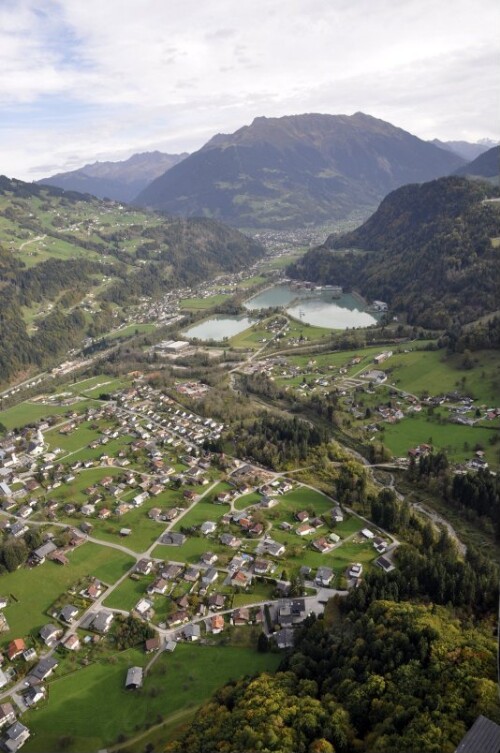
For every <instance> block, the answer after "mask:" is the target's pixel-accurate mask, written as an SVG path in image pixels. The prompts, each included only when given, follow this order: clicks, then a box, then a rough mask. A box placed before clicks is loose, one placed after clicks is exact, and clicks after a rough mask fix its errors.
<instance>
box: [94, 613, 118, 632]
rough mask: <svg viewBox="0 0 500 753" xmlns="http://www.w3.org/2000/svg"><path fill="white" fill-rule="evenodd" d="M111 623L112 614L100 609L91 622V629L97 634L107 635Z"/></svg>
mask: <svg viewBox="0 0 500 753" xmlns="http://www.w3.org/2000/svg"><path fill="white" fill-rule="evenodd" d="M112 622H113V612H108V611H107V610H106V609H100V610H99V612H97V614H96V615H95V617H94V618H93V620H92V622H91V626H92V629H93V630H95V631H96V632H97V633H107V632H108V630H109V629H110V627H111V623H112Z"/></svg>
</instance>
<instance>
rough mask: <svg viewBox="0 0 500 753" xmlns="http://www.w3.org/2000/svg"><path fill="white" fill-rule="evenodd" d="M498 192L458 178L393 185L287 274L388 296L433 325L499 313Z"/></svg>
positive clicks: (417, 320)
mask: <svg viewBox="0 0 500 753" xmlns="http://www.w3.org/2000/svg"><path fill="white" fill-rule="evenodd" d="M497 196H498V190H497V189H495V188H494V187H492V186H490V185H489V184H488V183H485V182H480V181H471V180H467V179H466V178H461V177H458V176H451V177H445V178H440V179H438V180H435V181H431V182H428V183H424V184H420V185H417V184H414V185H407V186H403V187H401V188H398V189H396V190H395V191H393V192H392V193H391V194H389V195H388V196H387V197H386V198H385V199H384V200H383V201H382V203H381V204H380V206H379V208H378V209H377V211H376V212H375V213H374V214H373V215H372V216H371V217H370V218H369V219H368V220H367V221H366V222H365V223H364V224H363V225H361V226H360V227H359V228H357V229H356V230H354V231H352V232H350V233H346V234H344V235H342V236H336V235H330V236H329V237H328V238H327V240H326V241H325V243H324V244H323V245H322V246H319V247H317V248H315V249H311V250H310V251H308V252H307V253H306V255H305V256H304V257H303V258H302V259H300V260H299V261H298V262H296V263H295V264H294V265H292V266H291V267H290V268H289V270H288V272H289V274H290V275H291V276H292V277H295V278H301V279H307V280H311V281H313V282H317V283H320V284H337V285H342V286H343V287H345V288H349V289H356V290H359V291H360V292H361V293H362V294H363V295H365V296H367V297H369V298H371V299H379V300H383V301H387V302H388V303H389V305H390V307H391V309H392V310H393V311H395V312H401V313H404V314H405V316H406V317H407V319H408V321H409V323H412V324H420V325H421V326H425V327H429V328H432V329H441V328H443V327H447V326H450V325H451V324H452V323H453V321H457V322H460V323H462V322H467V321H473V320H474V319H477V318H478V317H479V316H482V315H483V314H486V313H490V312H492V311H495V310H497V308H498V300H500V268H499V265H498V252H497V249H496V247H495V246H494V245H493V244H492V242H491V239H493V238H498V237H499V236H500V212H499V211H498V204H497V203H490V202H488V201H486V202H485V200H486V199H488V198H492V197H497Z"/></svg>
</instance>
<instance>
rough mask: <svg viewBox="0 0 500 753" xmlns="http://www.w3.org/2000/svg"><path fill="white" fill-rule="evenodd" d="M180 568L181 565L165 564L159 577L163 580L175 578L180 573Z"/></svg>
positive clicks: (181, 568)
mask: <svg viewBox="0 0 500 753" xmlns="http://www.w3.org/2000/svg"><path fill="white" fill-rule="evenodd" d="M182 570H183V567H182V565H174V564H170V565H166V566H165V567H163V568H162V570H161V577H162V578H165V580H175V579H176V578H177V577H178V576H179V575H180V574H181V573H182Z"/></svg>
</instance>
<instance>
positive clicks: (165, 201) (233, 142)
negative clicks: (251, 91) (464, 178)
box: [137, 112, 463, 227]
mask: <svg viewBox="0 0 500 753" xmlns="http://www.w3.org/2000/svg"><path fill="white" fill-rule="evenodd" d="M461 164H463V160H462V159H460V158H459V157H457V156H456V155H452V154H450V153H447V152H444V151H443V150H442V149H439V148H437V147H436V146H434V145H432V144H429V143H427V142H424V141H422V140H421V139H418V138H417V137H416V136H413V135H412V134H410V133H407V132H406V131H403V130H402V129H400V128H397V127H396V126H393V125H392V124H391V123H387V122H385V121H383V120H380V119H377V118H374V117H373V116H371V115H367V114H366V113H363V112H357V113H355V114H354V115H328V114H324V113H304V114H299V115H285V116H282V117H266V116H264V115H260V116H258V117H256V118H254V120H253V121H252V122H251V123H250V125H245V126H243V127H241V128H239V129H238V130H236V131H235V132H234V133H232V134H222V133H221V134H217V135H216V136H214V137H213V138H212V139H210V141H209V142H208V143H207V144H205V146H203V147H202V148H201V149H200V150H199V151H198V152H195V153H194V154H192V155H191V156H190V157H189V158H188V159H187V160H185V161H184V162H181V163H180V164H178V165H176V166H175V167H173V168H172V169H171V170H169V171H168V172H167V173H165V175H163V176H161V177H160V178H158V179H157V180H155V181H153V182H152V183H151V185H150V186H148V188H147V189H146V190H145V191H143V192H142V193H141V194H140V195H139V196H138V197H137V202H138V203H139V204H141V205H143V206H149V207H151V208H156V209H162V210H165V211H167V212H169V213H171V214H183V215H187V216H191V215H205V216H211V217H216V218H217V219H221V220H223V221H225V222H228V223H229V224H233V225H236V226H239V227H252V226H253V227H294V226H295V227H300V226H302V227H303V226H306V225H308V224H312V223H316V224H317V223H320V222H331V221H332V220H334V219H337V218H342V217H347V216H348V215H349V214H350V213H351V212H352V211H353V210H357V211H359V210H361V211H365V212H366V213H368V212H369V211H370V209H374V208H375V207H376V205H377V204H378V203H379V202H380V200H381V199H382V198H383V197H384V196H385V195H386V194H387V193H389V191H391V190H393V189H394V188H397V187H398V186H401V185H403V184H404V183H419V182H423V181H426V180H430V179H432V178H436V177H439V176H441V175H447V174H449V173H451V172H453V170H455V169H456V168H457V167H459V166H460V165H461Z"/></svg>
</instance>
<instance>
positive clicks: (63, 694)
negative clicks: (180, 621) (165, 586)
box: [23, 644, 281, 753]
mask: <svg viewBox="0 0 500 753" xmlns="http://www.w3.org/2000/svg"><path fill="white" fill-rule="evenodd" d="M149 659H150V657H146V655H145V654H144V652H143V651H141V650H139V649H129V650H128V651H125V652H123V653H121V654H115V655H113V656H112V657H111V656H110V657H109V658H108V660H104V661H102V662H101V663H99V664H91V665H90V666H88V667H83V668H79V669H78V671H77V672H74V673H72V674H68V675H66V676H65V677H61V678H59V679H57V678H56V679H54V680H53V681H52V682H51V683H50V684H49V702H48V703H46V704H44V705H43V706H40V707H39V708H37V709H36V710H34V711H31V712H29V713H28V714H27V715H26V716H25V717H23V721H24V722H25V723H26V724H27V725H28V726H29V728H30V730H31V735H32V736H31V738H30V740H29V741H28V742H27V743H26V745H25V746H24V749H25V750H26V751H27V753H42V751H54V752H55V751H61V750H65V751H69V752H70V753H71V752H72V753H88V751H97V750H100V749H101V748H103V747H109V746H111V745H113V743H115V744H117V743H121V744H122V745H121V747H124V744H125V743H126V740H127V738H134V737H136V736H139V735H141V734H144V733H145V732H146V731H147V729H148V728H149V727H151V726H153V725H154V724H158V723H161V722H163V721H165V722H168V720H169V718H172V719H173V720H175V719H178V718H179V717H181V718H182V716H184V715H185V714H186V712H194V711H195V710H196V708H197V707H198V706H200V704H202V703H203V702H204V701H206V700H208V698H209V697H210V695H211V694H212V693H213V692H214V691H215V690H216V689H217V688H218V687H220V686H221V685H223V684H224V683H226V682H229V681H230V680H233V679H234V680H236V679H239V678H240V677H244V676H245V675H252V674H254V673H257V672H262V671H266V670H269V671H273V670H275V669H276V668H277V666H278V664H279V662H280V661H281V657H280V656H279V655H278V654H270V653H269V654H259V653H257V652H256V651H254V650H253V649H250V648H237V647H232V646H210V647H209V646H200V645H188V644H182V645H178V646H177V648H176V650H175V652H174V653H173V654H167V653H164V654H162V655H161V656H160V657H159V658H158V660H157V661H156V662H155V664H154V665H153V667H152V669H151V671H150V672H149V673H148V675H147V676H146V679H145V682H144V686H143V688H142V689H140V690H138V691H126V690H125V688H124V682H125V677H126V673H127V669H128V668H129V667H131V666H144V665H145V664H146V663H147V662H148V661H149ZM117 709H119V713H117V712H116V710H117Z"/></svg>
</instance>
